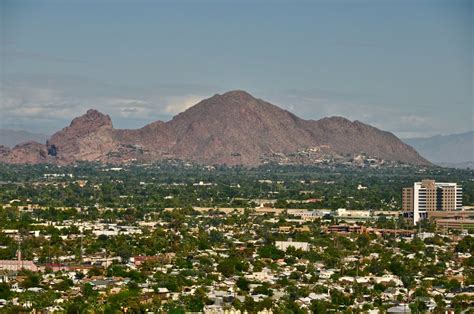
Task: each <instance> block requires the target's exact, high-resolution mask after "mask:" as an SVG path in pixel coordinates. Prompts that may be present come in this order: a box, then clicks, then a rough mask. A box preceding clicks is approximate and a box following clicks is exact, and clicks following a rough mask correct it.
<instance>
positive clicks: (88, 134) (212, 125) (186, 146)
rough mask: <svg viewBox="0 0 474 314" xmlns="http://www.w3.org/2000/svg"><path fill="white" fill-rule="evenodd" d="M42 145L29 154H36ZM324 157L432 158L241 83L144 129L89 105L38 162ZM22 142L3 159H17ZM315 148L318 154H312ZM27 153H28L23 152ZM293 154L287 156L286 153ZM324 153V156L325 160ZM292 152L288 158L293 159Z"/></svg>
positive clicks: (242, 161) (249, 162) (249, 161)
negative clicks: (284, 104) (302, 112)
mask: <svg viewBox="0 0 474 314" xmlns="http://www.w3.org/2000/svg"><path fill="white" fill-rule="evenodd" d="M38 149H39V147H37V146H35V149H34V150H33V152H32V153H33V155H34V154H36V155H35V157H31V156H30V157H28V158H25V157H24V159H25V160H27V161H29V162H31V161H32V160H34V161H37V160H38V158H37V155H38V154H39V153H38ZM308 149H310V150H312V151H313V152H316V151H317V152H318V154H316V157H312V158H313V159H315V160H319V159H320V158H323V157H322V156H326V155H333V156H342V155H350V156H357V155H360V154H366V155H368V156H371V157H376V158H380V159H385V160H389V161H397V162H404V163H410V164H417V165H429V164H430V163H429V162H428V161H427V160H426V159H424V158H423V157H421V156H420V155H419V154H418V153H417V152H416V151H415V150H414V149H413V148H412V147H410V146H408V145H406V144H404V143H403V142H402V141H401V140H399V139H398V138H397V137H396V136H395V135H393V134H392V133H390V132H386V131H382V130H379V129H377V128H375V127H372V126H370V125H367V124H364V123H362V122H360V121H354V122H351V121H350V120H348V119H346V118H343V117H330V118H323V119H320V120H304V119H301V118H299V117H297V116H296V115H294V114H293V113H291V112H289V111H287V110H284V109H281V108H279V107H277V106H275V105H273V104H271V103H268V102H266V101H264V100H262V99H258V98H255V97H253V96H252V95H250V94H249V93H247V92H245V91H242V90H235V91H230V92H227V93H224V94H222V95H219V94H216V95H214V96H212V97H210V98H208V99H204V100H202V101H200V102H199V103H198V104H196V105H194V106H192V107H190V108H188V109H187V110H185V111H183V112H181V113H179V114H177V115H176V116H174V117H173V118H172V119H171V120H170V121H167V122H162V121H156V122H153V123H150V124H148V125H145V126H143V127H142V128H139V129H134V130H127V129H115V128H114V127H113V123H112V120H111V119H110V117H109V116H108V115H105V114H103V113H100V112H99V111H97V110H94V109H90V110H88V111H87V112H86V114H84V115H83V116H80V117H77V118H74V119H73V120H72V121H71V124H70V125H69V126H67V127H65V128H63V129H62V130H60V131H58V132H56V133H55V134H53V135H52V136H51V138H50V139H49V140H48V141H47V143H46V145H45V150H46V151H47V155H46V156H44V154H43V153H42V154H41V155H40V157H41V158H39V160H40V161H39V162H57V163H60V164H71V163H75V162H78V161H98V162H104V163H124V162H130V161H140V162H150V161H156V160H162V159H168V158H174V159H182V160H186V161H192V162H196V163H200V164H226V165H246V166H255V165H259V164H262V163H264V162H265V158H266V157H265V156H269V155H272V154H280V155H282V156H292V155H294V154H295V153H297V152H300V151H302V150H308ZM15 150H16V149H15V148H13V149H12V150H10V151H9V152H7V153H3V155H2V156H3V157H0V160H3V161H7V162H17V163H22V159H21V158H17V159H14V158H11V156H10V155H12V154H14V152H15ZM313 155H314V154H313ZM22 156H23V155H22ZM285 158H286V157H285ZM318 158H319V159H318ZM287 159H288V158H287Z"/></svg>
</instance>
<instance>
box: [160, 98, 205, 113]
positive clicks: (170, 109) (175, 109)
mask: <svg viewBox="0 0 474 314" xmlns="http://www.w3.org/2000/svg"><path fill="white" fill-rule="evenodd" d="M203 98H204V97H202V96H196V95H188V96H179V97H170V98H169V99H168V103H167V105H166V107H165V113H167V114H173V115H175V114H178V113H180V112H183V111H185V110H186V109H188V108H190V107H192V106H194V105H195V104H197V103H198V102H200V101H201V100H202V99H203Z"/></svg>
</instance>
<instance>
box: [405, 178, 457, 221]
mask: <svg viewBox="0 0 474 314" xmlns="http://www.w3.org/2000/svg"><path fill="white" fill-rule="evenodd" d="M402 210H403V211H404V212H405V213H407V214H409V215H406V216H408V217H410V218H413V224H415V225H416V224H417V223H418V222H419V221H420V220H422V219H426V218H427V217H428V213H429V212H434V211H454V210H462V187H461V186H460V185H458V184H457V183H447V182H436V181H435V180H422V181H421V182H415V183H414V184H413V187H406V188H403V190H402Z"/></svg>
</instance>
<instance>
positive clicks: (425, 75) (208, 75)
mask: <svg viewBox="0 0 474 314" xmlns="http://www.w3.org/2000/svg"><path fill="white" fill-rule="evenodd" d="M0 3H1V6H0V12H1V13H0V14H1V16H0V17H1V33H0V34H1V48H0V53H1V68H0V70H1V71H0V72H1V73H0V74H1V81H0V83H1V86H0V88H1V95H0V106H1V113H0V115H1V116H0V127H1V128H14V129H26V130H31V131H36V132H38V131H41V132H46V133H51V132H54V131H56V130H57V129H59V128H61V127H63V126H65V125H67V124H68V123H69V121H70V120H71V119H72V118H73V117H75V116H77V115H80V114H83V113H84V112H85V111H86V110H87V109H88V108H96V109H99V110H100V111H102V112H104V113H107V114H109V115H110V116H111V117H112V119H113V121H114V125H115V127H119V128H136V127H140V126H143V125H144V124H146V123H149V122H152V121H155V120H169V119H170V118H171V117H172V116H173V115H175V114H176V113H178V112H180V111H182V110H184V109H186V108H187V107H189V106H191V105H193V104H195V103H197V102H198V101H199V100H200V99H203V98H206V97H208V96H212V95H213V94H216V93H223V92H225V91H228V90H233V89H243V90H247V91H249V92H250V93H252V94H253V95H254V96H256V97H258V98H262V99H265V100H268V101H270V102H272V103H274V104H276V105H278V106H280V107H283V108H285V109H288V110H290V111H292V112H294V113H295V114H297V115H298V116H300V117H303V118H306V119H319V118H322V117H325V116H334V115H338V116H344V117H346V118H349V119H351V120H360V121H363V122H366V123H369V124H372V125H374V126H377V127H379V128H381V129H384V130H388V131H391V132H394V133H395V134H397V135H398V136H400V137H410V136H427V135H434V134H440V133H441V134H448V133H455V132H463V131H467V130H472V129H473V80H472V75H473V5H472V1H456V0H450V1H434V0H432V1H417V0H414V1H395V0H393V1H388V0H378V1H356V0H352V1H198V0H195V1H140V0H139V1H131V0H130V1H119V0H118V1H112V0H109V1H105V0H102V1H85V0H84V1H74V0H72V1H66V0H57V1H22V0H15V1H9V0H0Z"/></svg>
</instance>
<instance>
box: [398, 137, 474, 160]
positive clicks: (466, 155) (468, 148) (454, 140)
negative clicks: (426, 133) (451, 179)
mask: <svg viewBox="0 0 474 314" xmlns="http://www.w3.org/2000/svg"><path fill="white" fill-rule="evenodd" d="M402 141H404V142H405V143H407V144H408V145H410V146H413V147H415V148H416V150H417V151H419V152H420V154H421V155H422V156H425V157H427V159H429V160H430V161H431V162H433V163H436V164H440V165H443V166H446V165H456V164H459V165H462V164H466V165H469V164H472V163H473V162H474V131H468V132H463V133H457V134H448V135H435V136H430V137H417V138H406V139H402Z"/></svg>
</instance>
